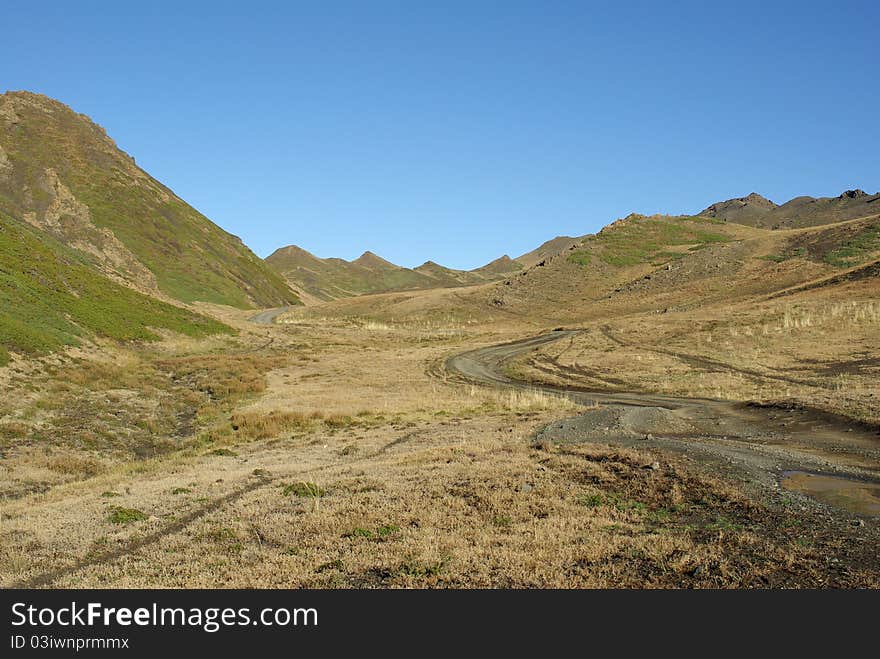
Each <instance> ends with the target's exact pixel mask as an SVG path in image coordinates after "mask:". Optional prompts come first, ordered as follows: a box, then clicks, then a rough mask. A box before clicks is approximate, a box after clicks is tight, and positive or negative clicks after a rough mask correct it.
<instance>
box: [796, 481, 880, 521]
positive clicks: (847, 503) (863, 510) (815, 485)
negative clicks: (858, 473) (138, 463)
mask: <svg viewBox="0 0 880 659" xmlns="http://www.w3.org/2000/svg"><path fill="white" fill-rule="evenodd" d="M782 487H784V488H785V489H787V490H791V491H793V492H800V493H801V494H806V495H807V496H810V497H813V498H814V499H818V500H819V501H821V502H822V503H827V504H828V505H830V506H834V507H835V508H841V509H843V510H848V511H849V512H851V513H856V514H857V515H871V516H880V484H878V483H866V482H864V481H859V480H855V479H852V478H846V477H844V476H829V475H827V474H811V473H809V472H807V471H786V472H784V473H783V475H782Z"/></svg>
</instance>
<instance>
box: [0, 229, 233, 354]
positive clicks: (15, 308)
mask: <svg viewBox="0 0 880 659" xmlns="http://www.w3.org/2000/svg"><path fill="white" fill-rule="evenodd" d="M154 328H160V329H168V330H173V331H175V332H180V333H182V334H187V335H190V336H201V335H205V334H213V333H219V332H231V330H230V329H229V328H228V327H226V326H225V325H221V324H220V323H218V322H216V321H213V320H210V319H208V318H205V317H204V316H200V315H198V314H195V313H192V312H190V311H188V310H186V309H181V308H178V307H175V306H172V305H170V304H167V303H165V302H162V301H160V300H157V299H155V298H152V297H149V296H147V295H144V294H142V293H138V292H137V291H134V290H132V289H131V288H128V287H126V286H123V285H121V284H118V283H115V282H113V281H110V280H109V279H107V278H106V277H103V276H102V275H100V274H98V273H96V272H95V269H94V267H93V265H92V264H91V263H90V262H89V260H88V259H87V258H86V257H84V256H83V255H82V254H81V253H80V252H78V251H76V250H73V249H70V248H68V247H65V246H64V245H62V244H61V243H60V242H58V241H57V240H55V239H54V238H52V237H50V236H47V235H46V234H44V233H42V232H40V231H38V230H36V229H34V228H32V227H30V226H28V225H26V224H23V223H21V222H18V221H16V220H13V219H12V218H11V217H9V216H8V215H6V214H5V213H2V212H0V365H3V364H5V363H7V362H8V361H9V352H10V351H11V352H16V353H21V354H25V355H38V354H42V353H45V352H49V351H52V350H56V349H58V348H61V347H63V346H69V345H77V344H79V343H80V341H81V339H82V338H84V337H89V336H92V335H97V336H102V337H109V338H113V339H140V340H151V339H156V338H158V336H157V334H156V333H155V331H154Z"/></svg>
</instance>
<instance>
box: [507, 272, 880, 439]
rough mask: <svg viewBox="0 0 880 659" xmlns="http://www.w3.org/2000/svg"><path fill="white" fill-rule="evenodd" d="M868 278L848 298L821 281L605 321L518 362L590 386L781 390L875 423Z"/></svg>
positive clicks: (876, 324) (772, 396)
mask: <svg viewBox="0 0 880 659" xmlns="http://www.w3.org/2000/svg"><path fill="white" fill-rule="evenodd" d="M875 288H876V286H875V285H874V284H873V282H868V283H867V284H861V285H853V286H850V287H849V288H848V289H847V292H848V294H849V297H850V299H848V300H846V301H841V300H840V293H839V292H838V291H834V292H829V293H826V292H823V291H818V292H816V293H814V294H812V295H810V296H804V297H802V298H801V299H798V300H797V301H796V302H794V301H792V300H789V299H787V298H782V299H780V300H773V301H769V302H764V303H762V304H748V305H726V306H723V307H706V308H704V309H701V310H699V311H697V312H686V313H667V314H663V315H661V316H658V315H656V314H652V315H645V316H641V317H639V316H636V317H630V318H628V319H627V320H626V321H625V322H620V321H611V322H603V323H602V325H599V326H595V325H594V326H592V327H589V328H588V329H587V330H586V331H585V332H584V333H582V334H580V335H578V336H577V337H576V338H574V339H573V340H572V341H570V342H563V343H561V344H557V345H550V346H547V347H545V348H543V349H542V350H541V351H540V354H539V356H538V357H537V358H535V357H534V356H529V357H526V358H524V359H522V360H520V362H519V363H518V364H517V365H516V372H517V374H519V375H521V376H523V377H527V378H529V379H535V380H539V381H548V382H552V383H564V382H571V381H572V380H573V379H574V380H575V381H579V383H580V384H581V385H583V386H588V387H592V388H596V389H609V388H610V389H624V390H630V391H632V390H647V391H654V392H658V393H664V394H673V395H681V396H698V397H711V398H722V399H729V400H755V401H760V402H773V401H783V400H788V401H791V402H794V403H797V404H804V405H808V406H812V407H816V406H818V407H822V408H824V409H826V410H828V411H832V412H837V413H841V414H844V415H848V416H852V417H854V418H856V419H859V420H862V421H866V422H869V423H880V385H878V383H880V359H878V358H877V355H878V354H880V352H878V350H880V342H878V341H880V304H878V303H877V301H876V296H875V294H874V290H875ZM604 325H609V326H610V328H609V330H608V331H603V330H602V326H604ZM609 333H610V336H611V337H613V338H609Z"/></svg>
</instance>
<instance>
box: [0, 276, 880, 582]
mask: <svg viewBox="0 0 880 659" xmlns="http://www.w3.org/2000/svg"><path fill="white" fill-rule="evenodd" d="M426 295H428V293H426ZM353 304H366V302H364V301H358V302H355V303H353ZM859 308H861V309H862V310H861V312H854V313H855V316H853V318H854V319H855V320H853V321H852V323H854V324H853V325H847V326H846V329H845V332H846V333H847V334H848V335H849V336H851V337H852V336H855V335H856V333H857V328H863V329H864V328H865V327H867V330H866V332H867V333H866V335H865V336H866V338H865V341H868V342H870V341H872V340H873V337H874V336H876V334H875V331H876V327H877V324H876V323H877V319H876V316H874V317H871V316H870V313H876V311H875V310H873V308H870V309H868V308H867V307H859ZM817 309H819V308H818V307H817ZM801 311H803V310H801ZM844 311H846V310H844ZM215 313H218V314H219V315H221V316H222V317H223V319H224V320H226V321H227V322H230V323H233V324H235V325H236V326H237V327H238V329H239V330H240V333H239V335H238V336H237V337H220V338H211V339H202V340H195V339H180V338H175V337H173V336H170V335H169V336H168V337H167V338H166V340H164V341H163V342H161V343H159V344H145V345H143V346H139V347H134V348H125V349H123V348H119V347H118V346H117V347H111V346H104V347H103V348H102V350H94V351H86V350H81V351H79V352H70V353H68V354H67V355H64V356H56V357H52V358H46V359H44V360H42V361H40V362H39V363H24V362H15V363H13V364H12V365H11V366H10V367H8V368H7V369H5V371H4V374H3V376H2V377H3V378H4V380H3V382H2V383H0V386H3V387H4V389H5V390H6V391H7V392H9V395H6V396H5V397H4V400H5V401H6V402H4V403H3V404H2V405H3V408H2V411H3V416H2V422H0V440H2V442H3V446H2V453H3V457H2V460H0V492H2V494H3V497H4V499H3V504H2V517H0V584H2V585H3V586H4V587H9V586H37V587H40V586H56V587H257V588H263V587H266V588H271V587H285V588H288V587H294V588H296V587H354V588H362V587H632V588H641V587H744V588H750V587H789V586H791V587H878V586H880V552H878V549H877V548H878V546H880V543H878V539H880V524H878V518H877V517H876V516H872V515H871V514H856V513H853V512H847V510H845V509H842V508H840V507H837V506H833V505H828V504H827V502H826V503H823V502H821V501H818V500H816V499H813V498H811V497H808V496H805V495H804V494H802V493H801V492H800V491H798V490H797V488H792V489H791V490H787V489H785V488H781V487H779V485H780V481H781V479H782V478H783V476H784V475H783V474H782V473H779V472H777V471H775V468H776V466H775V463H774V464H769V463H768V464H767V465H764V466H763V467H761V468H760V469H750V468H748V464H749V463H748V461H747V460H744V461H742V464H740V463H739V461H738V460H737V459H736V456H735V455H734V456H731V455H727V454H724V455H722V454H718V453H715V454H712V455H708V454H704V453H701V451H700V450H699V449H700V447H701V446H705V445H706V444H711V443H712V442H714V441H721V437H720V435H722V434H724V433H726V434H729V435H730V438H731V439H736V437H734V435H735V434H736V432H737V430H736V428H733V429H731V430H725V431H724V433H721V432H720V431H719V432H716V433H714V434H713V433H712V432H710V431H709V430H707V429H706V428H705V427H704V426H700V424H699V423H696V421H694V419H690V420H688V419H687V415H686V414H685V415H684V416H682V414H681V413H679V412H676V411H674V410H673V412H670V411H669V409H673V408H675V407H676V406H674V405H673V406H669V409H667V407H664V405H663V403H662V401H660V402H659V403H658V404H649V405H645V404H644V401H643V402H642V403H640V404H639V407H637V408H634V407H633V406H632V405H629V404H626V405H621V404H620V401H615V400H612V399H606V400H601V396H592V397H591V396H574V397H573V398H569V397H566V396H564V395H562V394H561V393H558V392H556V391H554V390H553V388H552V385H557V386H559V385H562V384H565V385H566V386H571V385H572V384H573V385H575V386H582V387H585V388H588V389H600V388H601V389H603V390H605V391H610V392H611V394H610V395H613V392H614V391H615V390H616V391H634V390H648V391H654V392H655V393H654V395H655V396H659V397H663V396H682V395H684V396H695V397H710V398H729V399H733V400H748V399H752V398H759V399H763V398H766V396H762V390H761V389H760V387H762V386H766V387H769V389H768V390H767V391H770V390H771V389H772V391H773V392H775V393H778V392H779V388H778V387H774V382H775V380H774V378H773V377H767V376H774V375H778V373H777V372H776V371H773V370H768V371H762V370H761V369H762V368H766V364H765V363H764V362H763V361H761V360H757V359H756V361H761V363H762V364H764V366H761V365H760V364H759V365H755V364H753V363H751V362H750V361H749V360H748V359H747V357H748V354H747V353H743V354H745V356H746V358H744V359H737V360H733V359H731V358H730V354H729V353H725V354H721V352H724V350H733V351H734V352H735V353H736V354H740V353H742V345H741V344H737V340H738V339H739V338H740V337H741V336H744V335H745V332H744V330H743V327H744V326H745V325H748V326H749V327H750V328H752V330H753V331H754V328H755V327H759V326H760V323H762V322H763V323H765V324H768V325H769V324H771V323H772V322H775V320H772V319H770V318H769V317H768V318H763V317H759V316H760V314H759V312H757V311H756V312H755V313H756V314H758V315H756V316H755V317H754V318H752V317H749V318H744V317H741V316H736V315H734V317H736V318H737V324H730V327H733V328H734V329H733V330H731V329H730V327H728V325H723V326H722V325H717V324H716V325H713V326H712V327H707V323H709V321H710V318H709V317H708V316H707V318H705V319H704V321H705V322H701V323H698V325H697V329H696V330H694V331H695V332H696V333H697V335H698V336H700V337H701V339H700V342H699V343H698V344H697V345H698V346H699V350H696V349H694V350H691V352H693V353H694V354H692V355H690V357H689V359H688V360H685V362H684V363H685V366H678V365H679V364H681V363H682V361H681V359H680V357H676V356H675V355H674V354H671V353H676V352H680V351H681V347H680V346H678V345H677V344H676V341H675V340H674V338H671V337H673V336H674V335H676V336H680V335H681V334H680V333H681V327H679V328H678V330H675V327H674V322H673V321H674V318H673V317H672V316H670V318H672V320H668V323H667V324H656V323H654V322H653V320H652V319H648V318H643V319H642V320H641V321H639V322H641V323H642V325H640V324H639V322H628V323H626V324H625V325H621V326H617V325H615V323H614V322H602V323H596V324H592V325H591V324H587V325H584V326H583V327H581V328H580V329H582V330H583V331H579V332H577V333H573V334H571V335H566V338H565V340H564V341H555V342H552V343H547V344H546V345H544V346H541V347H539V349H538V350H537V351H536V352H527V353H526V352H524V353H523V354H522V355H521V356H520V357H518V358H516V359H514V360H513V361H509V362H508V361H504V363H503V364H502V363H499V367H500V368H501V372H502V374H503V377H504V378H507V379H510V378H517V379H527V380H529V381H532V382H543V383H547V384H548V385H551V386H548V387H546V388H544V389H534V388H530V387H513V388H511V387H505V386H501V385H500V384H499V383H495V384H494V385H493V384H491V383H489V382H480V381H479V380H480V379H479V378H473V377H471V378H468V379H469V380H470V381H464V378H463V376H462V375H461V373H457V372H455V370H454V369H447V368H446V364H447V360H448V359H449V358H450V357H452V356H454V355H457V354H460V353H462V352H465V351H468V350H472V349H475V348H479V347H485V346H490V345H494V344H499V343H504V342H510V341H514V340H517V339H520V338H522V337H523V336H524V335H536V334H539V333H541V332H539V331H538V328H536V327H524V326H522V325H517V324H514V323H509V324H504V323H495V324H487V323H477V322H471V321H470V320H467V321H463V320H455V319H450V318H447V319H440V320H436V321H431V322H428V321H420V322H418V321H411V322H403V321H399V322H394V321H391V320H389V321H387V322H381V321H378V320H366V319H364V318H363V317H356V316H344V315H341V314H337V315H335V316H324V315H319V313H318V312H316V311H314V310H303V309H300V310H295V311H292V312H290V313H287V314H282V315H280V317H279V318H278V319H277V320H279V321H280V323H278V324H273V325H265V326H264V325H257V324H253V323H249V322H248V321H247V315H246V314H241V313H238V312H230V311H217V310H215ZM768 313H769V312H768ZM792 313H796V310H795V311H792ZM818 313H819V311H814V312H813V316H812V318H813V320H812V321H811V324H804V325H803V326H804V327H805V328H812V329H811V330H810V331H812V330H815V329H816V327H817V321H818V318H819V316H818V315H816V314H818ZM827 314H828V317H829V318H832V317H833V318H835V319H837V318H841V317H842V318H843V320H840V321H839V322H840V323H843V322H847V323H848V322H850V321H849V320H847V319H848V318H849V316H847V315H846V314H845V313H844V314H843V315H842V316H841V313H839V312H838V313H837V315H834V312H833V310H832V309H831V308H830V307H829V309H828V311H827ZM860 314H861V315H860ZM866 314H867V315H866ZM251 315H252V314H251ZM793 318H795V320H796V319H797V318H798V317H796V316H793ZM800 318H801V321H798V322H803V319H802V317H800ZM823 318H824V316H823ZM872 318H873V319H872ZM649 322H651V325H650V327H651V328H652V329H651V330H650V333H653V334H652V336H653V337H654V340H653V341H645V340H644V338H645V336H647V335H648V334H649V332H648V331H647V330H643V329H639V328H640V327H645V328H647V327H648V323H649ZM780 322H782V323H784V322H786V321H785V320H784V319H780ZM788 322H790V323H791V322H794V321H792V319H791V318H790V319H789V321H788ZM823 322H824V321H823ZM828 323H829V324H828V325H827V327H829V328H830V327H832V325H831V321H830V320H829V321H828ZM866 323H867V325H866ZM872 323H873V324H872ZM822 327H825V325H822ZM545 329H546V330H549V329H552V328H550V327H548V328H545ZM676 331H677V332H679V334H676ZM858 331H861V330H858ZM701 332H702V334H700V333H701ZM713 332H714V333H713ZM733 332H736V333H733ZM774 332H775V325H774V326H772V327H770V329H768V331H767V334H766V335H765V336H768V337H771V338H772V337H773V336H776V335H775V334H774ZM707 333H708V334H707ZM759 333H760V330H759ZM722 334H723V335H724V336H725V341H728V339H729V341H728V342H729V343H730V344H731V345H730V346H729V347H727V348H724V346H723V345H722V346H721V347H718V346H719V337H720V336H721V335H722ZM831 334H833V333H826V335H825V336H824V338H822V339H821V340H822V341H824V342H827V341H829V340H831V338H833V337H831ZM707 337H710V338H711V341H710V340H707ZM830 337H831V338H830ZM769 340H770V339H768V341H769ZM779 340H780V341H782V339H779ZM689 349H690V347H689ZM716 350H717V351H716ZM766 350H767V352H768V354H769V353H771V352H772V353H774V354H776V353H778V352H779V351H778V350H776V349H775V348H774V347H773V345H772V344H768V346H767V348H766ZM829 350H832V348H829ZM718 351H721V352H718ZM108 353H112V357H111V358H108V357H107V355H108ZM875 354H876V353H875ZM801 357H803V356H801ZM795 358H797V355H794V356H793V355H790V354H789V355H785V354H780V355H779V359H780V360H783V359H795ZM615 360H617V361H615ZM676 360H678V361H676ZM720 362H723V363H724V364H730V365H731V366H730V367H731V368H732V369H734V370H733V371H730V372H728V371H727V370H725V369H724V368H722V367H721V366H719V365H718V363H720ZM634 363H639V364H640V368H639V369H636V368H634V367H633V364H634ZM648 363H650V364H652V365H653V367H652V368H644V369H642V368H641V365H642V364H648ZM800 363H801V365H803V366H804V367H805V368H807V367H809V364H810V362H809V361H804V359H800ZM627 365H628V366H627ZM772 366H773V367H774V368H775V367H776V366H779V368H780V369H781V370H780V372H781V371H782V370H784V369H785V366H784V364H782V363H779V364H776V363H774V364H773V365H772ZM819 368H825V365H822V364H820V365H817V366H816V369H819ZM866 368H868V367H866ZM737 369H738V370H737ZM790 370H791V369H789V371H790ZM663 373H665V374H666V375H665V376H663V375H662V374H663ZM817 373H818V374H817ZM865 373H867V371H866V372H865ZM865 373H861V374H860V373H855V374H853V373H849V372H847V373H843V375H844V376H846V378H847V380H846V382H847V383H848V385H849V386H847V387H838V388H835V387H824V388H823V387H821V386H820V385H822V384H823V382H824V380H823V377H824V376H822V375H821V373H819V371H818V370H814V371H810V372H805V373H800V374H798V375H797V376H796V377H795V376H792V378H791V379H792V380H797V381H798V382H790V383H787V384H786V385H785V386H786V388H787V389H786V391H787V394H788V395H787V396H782V398H786V399H787V400H788V401H789V403H791V404H792V405H793V403H792V401H795V402H796V401H797V400H798V396H800V397H801V400H808V399H811V398H817V400H818V401H819V402H820V403H822V404H823V406H824V407H826V408H827V409H828V410H829V411H838V412H846V413H849V414H850V416H854V417H858V418H860V419H862V420H863V421H864V422H865V423H866V424H868V425H866V426H864V427H863V426H858V425H854V431H853V432H852V433H849V434H846V433H845V429H844V430H843V431H842V432H843V433H844V434H843V435H835V437H838V438H840V437H841V436H842V439H840V442H839V445H837V446H836V447H835V446H830V447H829V450H828V451H826V452H825V453H824V454H823V455H822V456H821V459H823V460H825V461H826V462H825V463H824V467H823V469H822V470H824V471H828V472H831V473H837V471H838V470H842V471H841V472H840V473H844V472H845V473H846V474H850V475H855V476H857V477H859V478H862V479H863V482H865V483H871V482H876V479H877V477H878V474H877V466H878V465H877V456H876V452H877V450H878V447H877V445H878V444H880V442H878V441H877V440H876V439H872V436H871V434H870V431H869V430H868V428H869V426H870V424H871V423H874V422H876V416H875V415H876V411H877V408H876V404H875V403H873V402H872V397H873V395H874V393H875V392H874V391H873V390H872V389H871V386H873V385H871V380H870V378H867V377H864V379H860V378H863V376H864V375H865ZM465 375H467V374H465ZM664 377H665V378H666V379H665V380H664V379H663V378H664ZM634 378H635V380H634ZM801 381H802V382H804V383H806V384H801ZM832 381H833V380H832ZM731 383H733V384H736V385H737V386H738V387H741V389H737V390H735V391H734V390H731V389H730V387H732V386H733V384H731ZM508 384H509V383H508ZM700 387H703V388H702V389H701V388H700ZM746 387H752V390H749V391H748V392H746V391H745V389H746ZM810 387H814V388H812V389H811V388H810ZM820 390H821V391H822V392H824V395H825V398H821V397H816V396H814V394H815V393H816V392H817V391H820ZM11 392H15V393H16V395H15V396H14V397H13V396H12V395H11ZM835 392H843V393H840V395H837V394H836V393H835ZM764 393H766V392H764ZM725 394H727V395H725ZM844 394H845V395H844ZM869 394H870V395H869ZM625 402H626V401H625ZM629 402H632V401H629ZM655 402H656V401H655ZM783 402H784V401H783ZM790 406H791V405H790ZM835 406H836V407H835ZM795 407H796V406H795ZM633 410H638V414H634V412H633ZM670 414H671V416H670ZM761 414H765V415H774V414H776V413H775V412H773V411H772V410H771V411H769V412H768V411H764V412H761ZM796 415H797V412H796V410H795V411H792V410H788V411H785V410H782V409H780V410H779V412H778V414H777V415H776V416H778V417H779V418H778V419H775V420H774V422H775V423H777V425H778V427H776V429H775V430H772V429H771V430H770V431H768V435H767V436H765V437H758V438H757V440H756V441H754V443H756V444H760V445H761V446H762V447H764V449H766V450H768V451H769V450H771V449H774V447H775V449H779V450H785V449H786V446H785V437H786V436H787V435H786V433H789V431H787V430H783V428H785V424H786V423H793V424H795V425H797V423H798V421H797V419H796ZM783 417H785V418H783ZM789 417H792V420H788V419H789ZM704 421H705V420H704ZM691 422H693V423H691ZM687 423H690V426H689V427H688V428H689V429H688V428H684V425H682V424H685V425H686V424H687ZM743 423H744V422H743ZM829 423H831V422H829ZM836 423H837V422H836V421H835V422H834V423H832V425H833V426H834V428H835V429H836V428H837V426H836V425H834V424H836ZM734 425H736V424H734ZM738 427H739V428H740V430H742V427H743V425H742V424H740V425H739V426H738ZM765 429H766V428H765ZM743 432H744V431H743ZM774 433H775V434H774ZM789 434H791V433H789ZM646 435H651V437H650V438H649V439H648V440H645V439H644V437H645V436H646ZM714 435H719V437H715V436H714ZM725 439H727V437H725ZM752 439H753V440H755V438H752ZM676 442H677V444H676ZM801 444H803V442H801ZM799 446H800V445H799ZM768 447H769V448H768ZM801 447H802V446H801ZM794 448H797V447H794ZM841 448H842V449H843V450H838V449H841ZM687 449H693V450H687ZM744 450H745V449H744ZM811 455H812V454H811ZM781 462H785V461H784V460H782V461H781ZM786 464H788V463H786ZM799 464H800V463H799ZM743 465H745V466H743ZM807 467H808V468H807ZM807 467H805V469H807V471H809V470H818V469H817V465H815V464H812V465H807ZM866 492H867V493H866ZM860 496H862V497H863V498H864V497H867V499H868V500H869V499H870V497H871V496H873V495H872V494H871V491H870V490H865V491H863V492H861V494H860Z"/></svg>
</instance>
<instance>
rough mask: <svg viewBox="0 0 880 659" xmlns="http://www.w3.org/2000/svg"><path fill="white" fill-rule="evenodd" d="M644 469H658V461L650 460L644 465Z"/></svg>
mask: <svg viewBox="0 0 880 659" xmlns="http://www.w3.org/2000/svg"><path fill="white" fill-rule="evenodd" d="M645 469H650V470H651V471H657V470H658V469H660V463H659V462H652V463H651V464H649V465H645Z"/></svg>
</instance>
